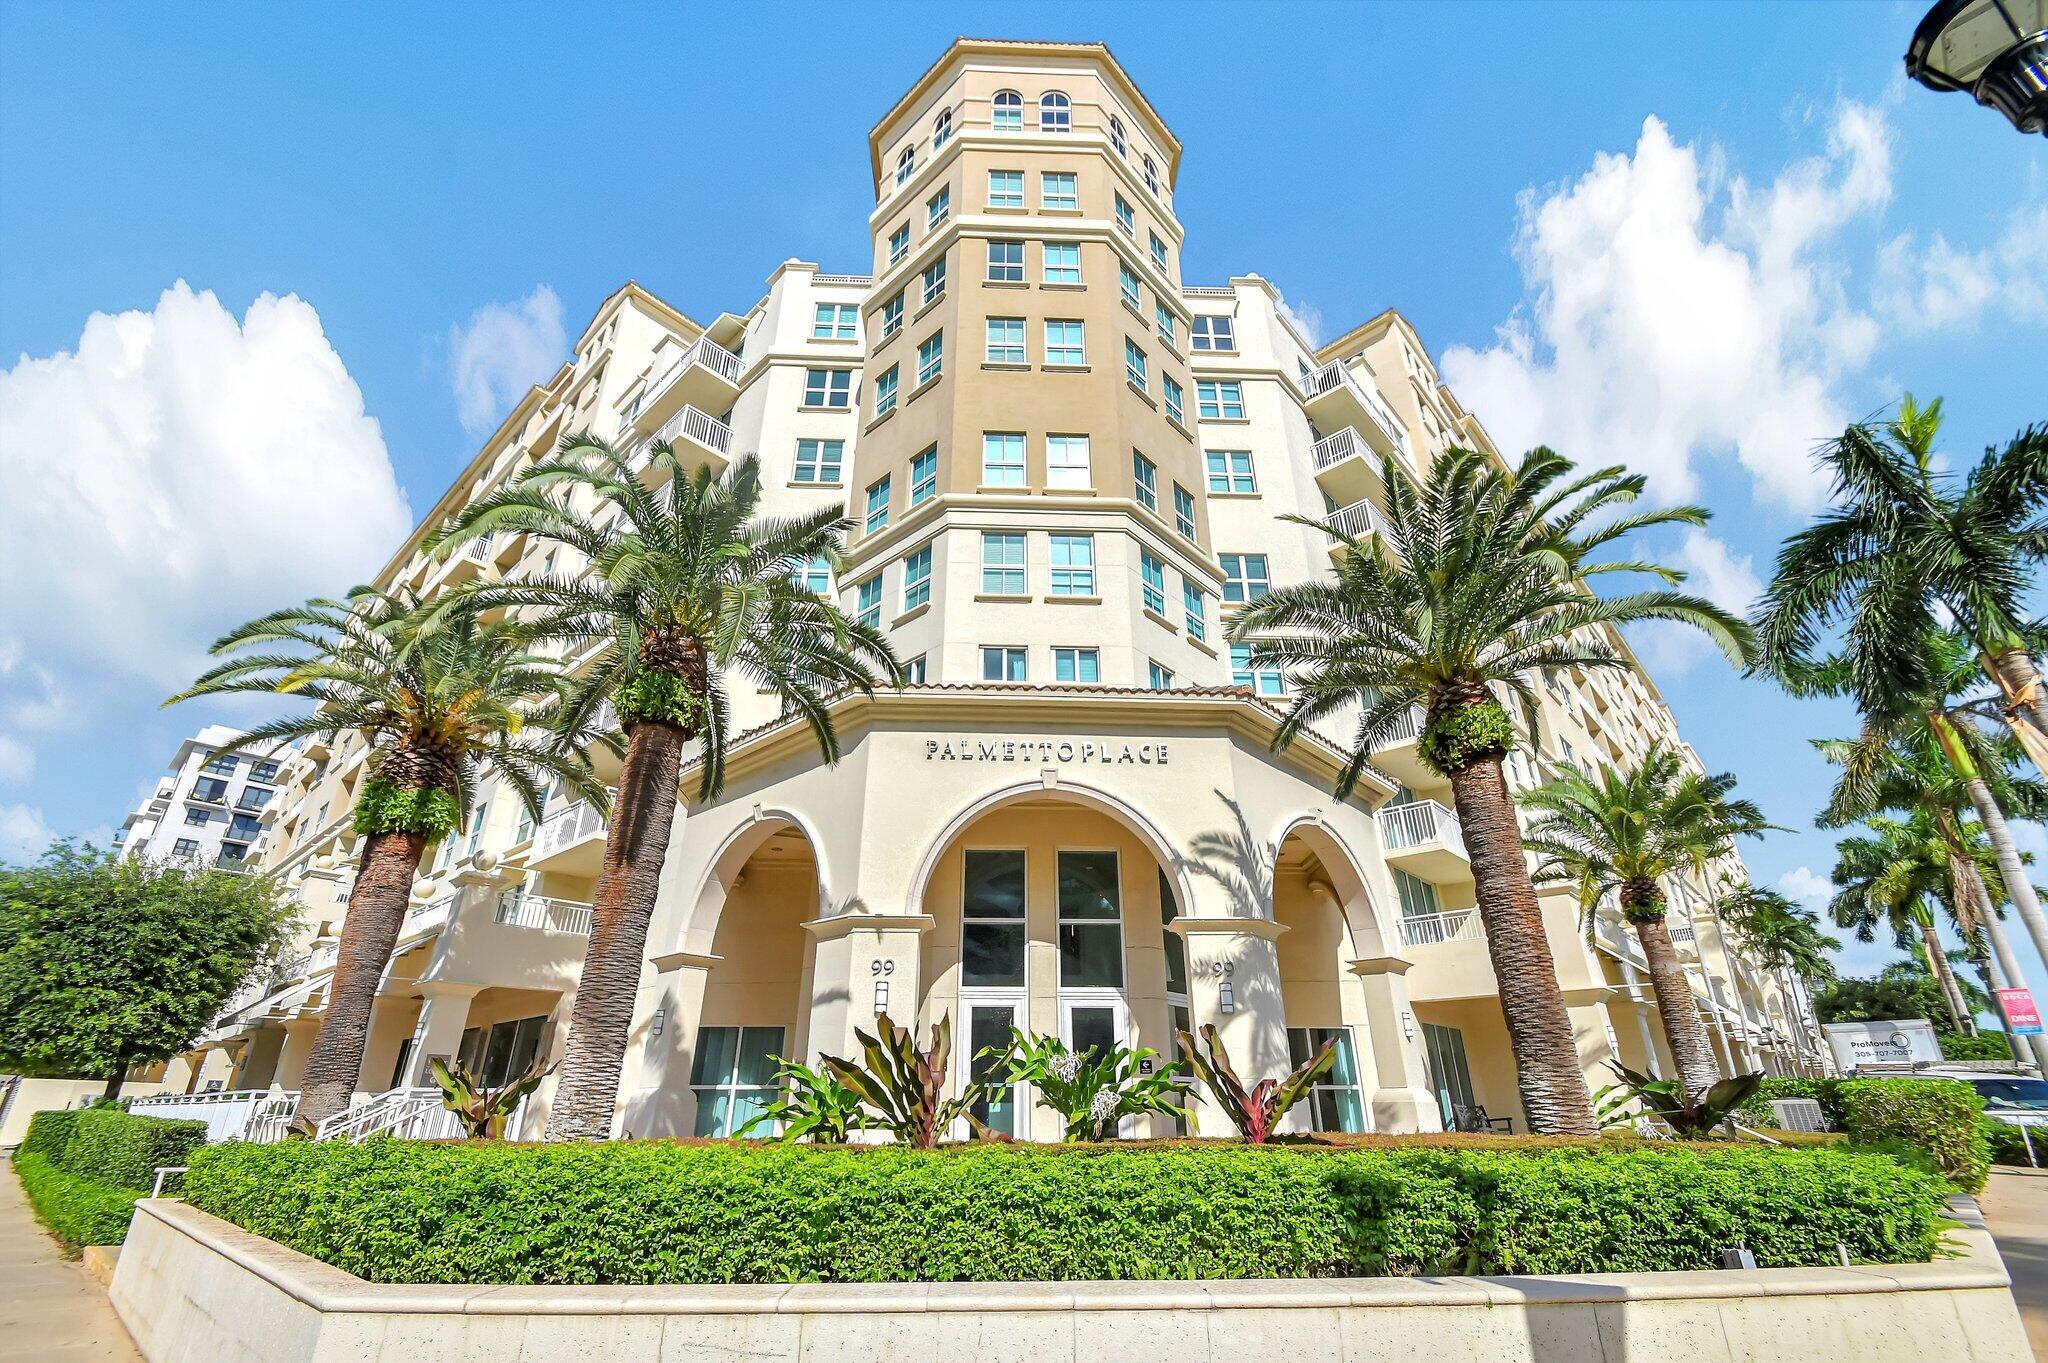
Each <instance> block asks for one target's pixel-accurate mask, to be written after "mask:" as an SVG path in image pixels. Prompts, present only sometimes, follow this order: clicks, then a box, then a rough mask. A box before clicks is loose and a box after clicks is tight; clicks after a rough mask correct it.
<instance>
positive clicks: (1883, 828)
mask: <svg viewBox="0 0 2048 1363" xmlns="http://www.w3.org/2000/svg"><path fill="white" fill-rule="evenodd" d="M1868 824H1869V828H1870V832H1869V833H1868V834H1857V835H1855V836H1852V837H1847V838H1844V839H1842V841H1841V842H1839V843H1838V844H1836V852H1837V855H1838V860H1837V861H1836V863H1835V870H1834V874H1833V876H1832V879H1833V880H1834V883H1835V887H1836V893H1835V897H1834V898H1833V899H1832V900H1831V901H1830V902H1829V905H1828V909H1829V912H1830V913H1831V914H1832V915H1833V917H1834V920H1835V923H1836V924H1837V925H1838V926H1840V927H1844V928H1848V929H1850V930H1851V931H1853V932H1854V933H1855V934H1856V940H1857V941H1859V942H1868V941H1870V940H1872V938H1873V937H1875V935H1876V932H1877V929H1878V928H1879V927H1880V926H1883V927H1886V928H1889V929H1890V931H1891V934H1892V937H1893V939H1894V940H1895V941H1896V942H1897V943H1898V945H1899V947H1900V949H1902V950H1910V947H1909V945H1908V944H1909V943H1912V942H1915V941H1917V942H1918V944H1919V946H1920V949H1921V952H1922V954H1923V955H1925V956H1926V958H1927V966H1928V969H1929V970H1931V971H1932V972H1933V973H1934V978H1935V981H1936V982H1937V983H1938V984H1940V986H1941V992H1942V996H1943V998H1944V999H1946V1001H1947V1003H1948V1008H1949V1012H1950V1015H1951V1019H1952V1021H1953V1022H1954V1024H1955V1030H1956V1031H1958V1032H1962V1033H1964V1034H1966V1035H1974V1034H1975V1032H1976V1030H1977V1028H1976V1023H1975V1021H1974V1020H1973V1019H1972V1017H1971V1013H1970V1009H1969V1007H1968V1005H1967V1004H1966V1003H1965V1002H1964V999H1963V992H1962V989H1961V988H1960V987H1959V986H1958V984H1957V983H1956V977H1955V972H1954V971H1953V970H1952V969H1951V968H1950V966H1949V960H1948V953H1947V952H1946V951H1945V950H1943V948H1942V945H1941V937H1940V933H1939V931H1938V930H1937V928H1936V927H1935V921H1934V910H1933V905H1934V904H1940V905H1941V906H1942V907H1944V908H1945V909H1947V910H1948V912H1949V914H1950V916H1951V917H1954V918H1955V919H1956V920H1957V922H1958V923H1959V924H1964V923H1967V922H1968V921H1969V917H1970V911H1969V908H1968V906H1967V905H1966V904H1965V903H1964V902H1963V901H1962V898H1961V897H1960V896H1959V895H1958V894H1957V892H1956V882H1955V880H1954V877H1953V872H1952V868H1951V866H1950V864H1949V849H1948V845H1947V843H1946V841H1945V840H1944V839H1943V837H1942V834H1941V830H1940V829H1938V828H1937V827H1935V824H1934V820H1933V819H1932V818H1930V817H1929V816H1928V815H1927V814H1926V813H1924V812H1919V811H1916V812H1915V813H1913V814H1912V815H1911V816H1909V817H1908V818H1905V819H1891V818H1872V819H1870V820H1868ZM1980 855H1981V856H1982V858H1983V866H1985V867H1989V869H1990V871H1991V874H1993V875H1996V874H1997V869H1996V867H1990V866H1989V863H1990V856H1989V853H1988V852H1981V851H1980ZM1966 935H1967V930H1966Z"/></svg>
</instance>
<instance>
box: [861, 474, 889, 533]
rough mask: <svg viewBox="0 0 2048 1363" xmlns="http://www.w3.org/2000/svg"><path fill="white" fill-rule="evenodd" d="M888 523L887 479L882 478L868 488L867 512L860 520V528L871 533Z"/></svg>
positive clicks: (885, 526)
mask: <svg viewBox="0 0 2048 1363" xmlns="http://www.w3.org/2000/svg"><path fill="white" fill-rule="evenodd" d="M888 525H889V480H888V478H887V477H884V478H882V479H881V480H880V481H879V482H876V483H874V484H872V485H870V486H869V488H868V514H867V518H866V519H865V520H864V521H862V522H861V528H862V529H863V530H864V531H865V532H866V533H868V534H870V535H872V534H874V533H875V532H876V531H878V530H885V529H887V528H888Z"/></svg>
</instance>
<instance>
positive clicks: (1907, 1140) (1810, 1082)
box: [1741, 1078, 1991, 1193]
mask: <svg viewBox="0 0 2048 1363" xmlns="http://www.w3.org/2000/svg"><path fill="white" fill-rule="evenodd" d="M1773 1098H1811V1099H1813V1100H1814V1101H1815V1102H1817V1103H1819V1104H1820V1111H1821V1117H1822V1118H1823V1120H1825V1121H1826V1122H1827V1124H1828V1125H1829V1126H1830V1127H1832V1128H1833V1129H1834V1130H1836V1131H1846V1132H1848V1133H1849V1139H1850V1140H1852V1141H1855V1142H1857V1143H1859V1144H1882V1143H1884V1142H1887V1141H1899V1142H1903V1143H1904V1144H1906V1145H1909V1146H1911V1147H1913V1148H1914V1149H1916V1150H1918V1151H1920V1152H1921V1153H1922V1154H1923V1155H1925V1156H1926V1157H1927V1158H1928V1159H1930V1160H1932V1161H1933V1162H1934V1165H1935V1167H1936V1168H1938V1169H1940V1170H1941V1172H1942V1173H1943V1174H1944V1175H1946V1176H1947V1177H1948V1179H1949V1180H1950V1181H1951V1182H1953V1183H1954V1184H1955V1185H1956V1186H1957V1187H1958V1188H1961V1189H1962V1190H1963V1191H1964V1192H1970V1193H1974V1192H1976V1191H1978V1190H1979V1189H1981V1188H1982V1187H1983V1186H1984V1180H1985V1178H1986V1177H1987V1176H1988V1175H1989V1174H1990V1172H1991V1147H1990V1145H1989V1144H1988V1143H1987V1141H1986V1132H1985V1130H1984V1100H1983V1099H1982V1098H1980V1097H1978V1096H1977V1091H1976V1090H1975V1089H1973V1088H1971V1087H1970V1086H1969V1085H1968V1084H1964V1083H1959V1082H1957V1081H1956V1080H1953V1079H1906V1078H1899V1079H1766V1080H1764V1082H1763V1087H1762V1088H1760V1089H1758V1090H1757V1092H1756V1094H1755V1096H1754V1097H1752V1098H1751V1099H1750V1100H1749V1101H1748V1102H1747V1103H1745V1104H1743V1106H1742V1114H1741V1115H1742V1119H1743V1120H1744V1121H1746V1122H1749V1123H1751V1124H1752V1125H1757V1126H1769V1125H1771V1124H1772V1123H1773V1121H1774V1120H1775V1118H1774V1117H1773V1115H1772V1112H1771V1100H1772V1099H1773Z"/></svg>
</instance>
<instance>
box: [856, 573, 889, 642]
mask: <svg viewBox="0 0 2048 1363" xmlns="http://www.w3.org/2000/svg"><path fill="white" fill-rule="evenodd" d="M853 619H854V623H856V624H861V625H866V626H867V627H868V628H869V629H879V628H881V624H882V575H881V574H880V573H876V574H875V575H874V576H873V577H871V578H869V579H868V580H867V581H865V582H863V583H861V584H860V585H859V586H858V587H855V588H854V589H853Z"/></svg>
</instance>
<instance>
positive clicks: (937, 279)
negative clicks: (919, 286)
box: [924, 256, 946, 303]
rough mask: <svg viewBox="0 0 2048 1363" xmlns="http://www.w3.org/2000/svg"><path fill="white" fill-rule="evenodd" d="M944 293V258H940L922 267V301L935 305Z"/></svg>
mask: <svg viewBox="0 0 2048 1363" xmlns="http://www.w3.org/2000/svg"><path fill="white" fill-rule="evenodd" d="M945 292H946V258H945V257H944V256H940V257H939V258H938V259H937V260H935V261H933V262H932V263H931V264H929V265H927V266H925V267H924V301H925V302H927V303H936V302H937V301H938V300H939V298H940V297H941V296H943V295H944V294H945Z"/></svg>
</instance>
